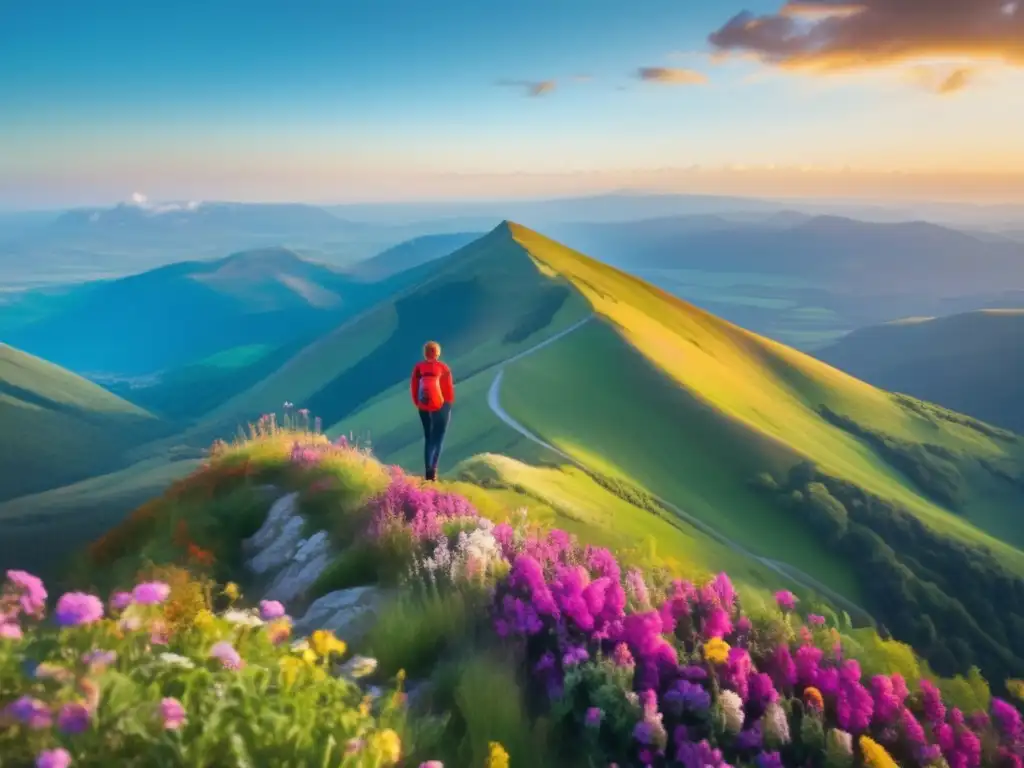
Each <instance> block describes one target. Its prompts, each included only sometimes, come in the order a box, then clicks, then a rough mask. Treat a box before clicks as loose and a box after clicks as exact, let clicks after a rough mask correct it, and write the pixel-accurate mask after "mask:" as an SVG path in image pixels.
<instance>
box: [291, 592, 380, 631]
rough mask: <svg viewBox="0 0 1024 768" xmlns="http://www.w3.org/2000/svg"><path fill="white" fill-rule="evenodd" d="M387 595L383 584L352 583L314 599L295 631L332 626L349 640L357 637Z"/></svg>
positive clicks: (333, 629)
mask: <svg viewBox="0 0 1024 768" xmlns="http://www.w3.org/2000/svg"><path fill="white" fill-rule="evenodd" d="M384 597H385V593H384V591H383V590H382V589H381V588H380V587H353V588H352V589H342V590H338V591H336V592H329V593H328V594H326V595H324V596H323V597H320V598H318V599H317V600H315V601H314V602H313V604H312V605H311V606H309V609H308V610H307V611H306V613H305V615H304V616H303V617H302V618H301V619H299V620H298V621H297V622H295V634H296V635H300V636H301V635H308V634H309V633H310V632H313V631H314V630H317V629H329V630H331V631H332V632H334V633H335V634H336V635H337V636H338V637H340V638H342V639H343V640H345V641H346V642H352V641H353V640H355V639H357V638H358V636H359V635H361V634H362V633H363V632H365V630H366V629H367V627H368V624H369V621H370V620H371V619H372V618H373V616H374V615H375V614H376V612H377V610H378V609H379V608H380V605H381V603H382V602H383V599H384Z"/></svg>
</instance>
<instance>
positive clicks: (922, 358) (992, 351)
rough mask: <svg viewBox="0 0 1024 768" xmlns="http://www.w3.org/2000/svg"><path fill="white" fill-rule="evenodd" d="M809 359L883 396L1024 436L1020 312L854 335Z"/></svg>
mask: <svg viewBox="0 0 1024 768" xmlns="http://www.w3.org/2000/svg"><path fill="white" fill-rule="evenodd" d="M817 357H819V358H821V359H822V360H824V361H825V362H827V363H829V364H831V365H834V366H836V367H837V368H841V369H842V370H844V371H847V372H848V373H850V374H852V375H854V376H856V377H858V378H860V379H863V380H864V381H867V382H870V383H872V384H874V385H876V386H879V387H882V388H884V389H888V390H892V391H895V392H905V393H907V394H908V395H913V396H914V397H918V398H921V399H922V400H930V401H932V402H935V403H939V404H940V405H944V406H946V407H947V408H950V409H952V410H954V411H960V412H962V413H966V414H970V415H971V416H974V417H976V418H979V419H982V420H983V421H988V422H991V423H992V424H997V425H999V426H1002V427H1005V428H1006V429H1009V430H1012V431H1014V432H1018V433H1024V399H1022V398H1021V392H1020V381H1021V379H1022V377H1024V310H1020V309H1016V310H1010V309H1006V310H985V311H980V312H969V313H964V314H959V315H952V316H949V317H939V318H934V317H928V318H910V319H906V320H900V321H897V322H892V323H886V324H884V325H878V326H872V327H869V328H862V329H859V330H856V331H854V332H853V333H851V334H849V335H848V336H845V337H844V338H842V339H840V340H839V341H838V342H836V343H835V344H833V345H831V346H829V347H826V348H825V349H822V350H820V351H819V352H818V353H817Z"/></svg>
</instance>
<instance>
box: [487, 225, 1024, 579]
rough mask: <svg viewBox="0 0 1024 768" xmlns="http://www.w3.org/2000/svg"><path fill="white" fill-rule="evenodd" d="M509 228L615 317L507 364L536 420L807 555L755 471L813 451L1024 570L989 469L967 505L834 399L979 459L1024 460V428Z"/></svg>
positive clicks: (698, 505)
mask: <svg viewBox="0 0 1024 768" xmlns="http://www.w3.org/2000/svg"><path fill="white" fill-rule="evenodd" d="M509 231H510V234H511V236H512V237H513V238H514V239H515V241H516V242H518V243H519V244H521V245H522V246H523V248H524V249H525V250H526V251H527V252H528V253H529V254H530V256H531V257H532V258H533V259H534V260H535V261H536V263H537V264H538V268H539V269H540V270H541V271H542V272H543V273H546V274H549V275H552V276H555V275H557V276H558V277H559V278H561V279H566V280H568V281H570V282H571V283H572V284H573V285H574V286H576V287H577V288H578V290H579V291H580V292H581V293H582V294H583V295H584V296H586V298H587V299H588V301H589V302H590V303H591V304H592V306H593V308H594V310H595V312H596V313H597V314H598V315H599V316H600V318H601V320H602V321H603V323H597V324H594V325H593V326H587V327H584V328H582V329H581V330H580V331H579V332H577V333H575V334H573V335H572V336H570V337H567V338H566V339H565V340H563V341H560V342H559V343H558V344H557V345H554V346H552V347H550V348H547V349H544V350H541V351H539V352H538V353H537V354H536V355H532V356H530V357H528V358H525V359H523V360H521V361H518V362H516V363H514V364H512V365H511V366H509V368H508V370H507V372H506V380H505V384H504V385H503V389H502V403H503V405H504V407H505V408H506V409H507V410H508V412H509V413H510V414H511V415H512V416H514V417H515V418H517V419H518V420H520V421H521V422H522V423H523V424H525V425H526V426H527V427H529V428H530V430H531V431H534V432H535V433H536V434H539V435H541V436H542V437H543V438H544V439H545V440H547V441H548V442H550V443H552V444H553V445H555V446H557V447H559V448H561V449H563V450H566V451H567V452H569V453H570V454H572V455H574V456H575V457H577V458H581V459H583V460H585V461H592V462H600V463H603V464H605V465H607V466H608V467H609V468H614V469H617V470H619V471H621V472H623V473H624V474H626V475H628V476H630V477H633V478H634V479H636V480H638V481H640V482H642V483H643V484H644V485H645V486H646V487H647V488H649V489H650V490H651V491H653V492H655V493H658V494H660V495H663V496H665V497H666V498H668V499H669V500H670V501H673V502H675V503H678V504H690V505H693V508H692V509H690V508H689V507H688V510H689V511H691V512H692V513H694V514H699V515H701V516H702V517H706V518H707V519H709V521H711V520H717V525H718V526H719V527H720V528H722V529H723V530H731V531H732V532H734V533H735V534H736V535H737V537H741V538H743V539H746V540H747V541H748V542H749V543H751V544H752V545H756V546H757V547H758V551H762V552H766V553H769V554H772V553H774V556H778V557H780V558H782V557H784V558H787V559H788V560H789V562H793V564H795V565H800V560H801V559H804V560H807V559H808V558H811V559H813V558H814V555H813V553H806V552H805V546H804V543H803V542H801V541H799V540H798V539H794V538H793V537H794V536H795V535H796V534H795V533H794V530H793V529H794V528H796V527H797V524H796V522H795V521H794V522H793V524H792V525H790V526H788V527H787V526H786V525H785V521H780V520H779V519H778V518H777V516H778V515H785V514H786V513H785V512H781V511H776V512H774V513H773V512H771V511H770V510H769V509H766V508H765V505H764V503H763V501H762V500H760V497H759V496H757V495H756V494H755V493H754V492H753V491H751V490H748V489H747V488H746V487H745V486H746V484H747V483H749V481H750V480H751V478H752V477H753V475H754V474H756V473H757V472H760V471H765V470H767V471H771V472H775V473H778V472H781V471H783V470H785V469H787V468H789V467H790V466H792V465H793V464H795V463H797V462H798V461H801V460H804V459H809V460H812V461H813V462H815V463H816V464H817V465H818V466H819V467H821V468H822V469H823V470H825V471H827V472H828V473H830V474H832V475H835V476H837V477H840V478H843V479H847V480H849V481H851V482H854V483H856V484H857V485H859V486H861V487H863V488H864V489H865V490H867V491H869V492H871V493H874V494H877V495H879V496H882V497H885V498H889V499H892V500H895V501H898V502H900V503H902V504H903V505H905V506H906V507H907V508H909V509H910V510H911V511H913V512H914V513H915V514H917V515H918V516H919V517H921V518H922V519H923V520H925V521H926V522H928V523H929V524H931V525H933V526H934V527H936V528H937V529H940V530H943V531H946V532H948V533H951V534H953V535H956V536H958V537H962V538H964V539H965V540H970V541H975V542H980V543H984V544H986V545H988V546H989V547H991V548H992V549H993V551H995V552H996V553H997V554H998V555H999V556H1000V557H1001V558H1002V559H1004V560H1005V561H1006V562H1007V563H1008V564H1012V566H1013V567H1014V569H1015V570H1017V571H1018V572H1024V557H1022V555H1021V552H1020V551H1018V550H1017V549H1016V548H1015V547H1013V546H1011V545H1010V544H1007V543H1006V542H1005V541H1001V540H997V539H996V538H994V537H993V536H991V535H989V533H987V532H986V531H985V530H983V529H982V528H981V527H979V526H987V524H988V523H989V522H991V518H992V515H991V511H992V509H991V506H990V500H989V499H988V498H986V494H985V492H986V491H987V489H988V487H987V484H986V483H985V482H978V483H973V484H972V485H971V487H970V489H969V491H970V493H969V496H968V498H967V499H966V503H965V504H964V507H963V508H962V509H961V510H960V514H954V513H953V512H951V511H949V510H947V509H944V508H943V507H942V506H940V505H939V504H937V503H934V502H932V501H930V500H929V499H927V498H926V497H925V496H924V495H923V494H922V493H921V492H920V489H919V488H917V487H915V485H914V484H913V483H912V482H911V481H910V480H909V479H908V478H907V477H906V476H905V475H903V474H902V473H901V472H899V471H897V470H896V469H895V468H893V467H892V466H891V465H890V464H889V463H888V462H886V461H885V460H884V459H883V458H882V457H881V456H879V454H878V453H877V452H876V451H875V450H873V449H872V448H871V447H870V446H869V445H868V444H867V443H866V442H865V441H863V440H861V439H858V438H857V437H855V436H853V435H852V434H850V433H849V432H848V431H847V430H844V429H840V428H838V427H837V426H834V425H833V424H832V423H830V421H829V420H827V419H825V418H823V417H822V415H821V412H820V409H821V408H822V406H825V407H827V408H828V409H830V410H831V411H832V412H834V413H837V414H840V415H842V416H845V417H847V418H850V419H853V420H854V421H855V422H856V423H857V424H859V425H861V426H863V427H867V428H869V429H873V430H877V431H879V432H882V433H884V434H886V435H888V436H891V437H894V438H898V439H900V440H904V441H910V442H920V443H925V442H927V443H930V444H934V445H938V446H941V447H943V448H945V449H948V450H950V451H953V452H956V454H957V455H958V456H961V457H963V459H964V461H965V462H968V463H969V462H973V461H974V460H976V459H985V460H992V461H1003V460H1008V459H1012V460H1019V458H1020V445H1019V443H1011V442H1007V441H1006V440H1003V439H1000V438H998V437H995V436H992V435H990V434H986V433H985V432H983V431H979V429H977V428H975V427H974V426H973V425H972V424H971V423H970V422H968V421H966V420H965V423H954V422H952V421H945V420H943V421H936V420H935V419H929V418H927V417H926V416H924V415H922V413H921V412H919V411H918V410H916V409H914V408H910V407H907V406H905V405H903V404H901V403H900V402H899V401H898V400H896V399H894V398H893V397H892V396H891V395H890V394H889V393H886V392H884V391H881V390H878V389H875V388H874V387H871V386H870V385H867V384H865V383H863V382H860V381H858V380H856V379H854V378H852V377H850V376H848V375H846V374H843V373H841V372H839V371H837V370H835V369H833V368H830V367H829V366H827V365H825V364H823V363H821V362H819V361H816V360H814V359H813V358H810V357H808V356H806V355H804V354H802V353H799V352H797V351H795V350H793V349H790V348H788V347H785V346H783V345H781V344H778V343H775V342H772V341H770V340H768V339H764V338H762V337H760V336H757V335H755V334H752V333H750V332H747V331H744V330H743V329H741V328H738V327H736V326H733V325H731V324H729V323H727V322H725V321H723V320H721V319H719V318H717V317H715V316H713V315H710V314H708V313H706V312H704V311H702V310H700V309H698V308H696V307H694V306H692V305H690V304H687V303H686V302H683V301H681V300H679V299H677V298H675V297H672V296H669V295H668V294H666V293H664V292H663V291H661V290H659V289H656V288H654V287H653V286H650V285H648V284H646V283H644V282H643V281H641V280H638V279H636V278H633V277H630V276H628V275H625V274H624V273H621V272H619V271H617V270H615V269H613V268H610V267H608V266H606V265H604V264H601V263H599V262H597V261H594V260H592V259H589V258H587V257H585V256H583V255H581V254H578V253H576V252H574V251H571V250H570V249H567V248H565V247H563V246H561V245H559V244H558V243H555V242H554V241H551V240H549V239H547V238H545V237H543V236H542V235H539V234H537V233H536V232H532V231H531V230H528V229H525V228H523V227H519V226H517V225H514V224H513V225H509ZM1003 500H1004V499H1000V501H1003ZM773 515H775V516H776V517H773ZM780 526H781V527H780ZM1021 527H1022V526H1020V525H1016V526H1015V528H1017V529H1020V528H1021ZM1004 528H1005V526H1004ZM772 531H775V534H774V535H771V532H772ZM1005 533H1006V531H1005V530H1001V531H1000V535H1004V534H1005ZM801 552H804V554H803V555H802V556H801ZM821 557H823V558H825V557H826V556H825V555H822V556H821ZM808 565H809V566H812V565H813V564H812V563H808ZM819 566H820V567H821V568H826V567H827V566H826V564H824V563H822V564H819ZM801 567H802V566H801ZM816 571H817V569H815V568H811V569H810V572H812V573H815V572H816ZM826 575H827V574H826Z"/></svg>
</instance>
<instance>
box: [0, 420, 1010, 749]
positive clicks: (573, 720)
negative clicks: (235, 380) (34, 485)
mask: <svg viewBox="0 0 1024 768" xmlns="http://www.w3.org/2000/svg"><path fill="white" fill-rule="evenodd" d="M269 485H273V486H275V487H276V488H278V489H280V490H286V489H295V490H299V491H300V494H301V495H300V507H301V510H302V514H303V516H304V517H305V519H306V526H307V529H308V530H310V531H313V530H326V531H327V532H328V534H329V536H330V539H331V542H332V545H333V550H334V552H335V560H334V564H333V565H332V566H331V567H329V568H328V569H327V570H326V571H324V573H323V574H322V575H321V578H320V581H319V582H318V583H317V584H316V585H315V586H314V588H313V592H315V593H325V592H328V591H333V590H338V589H345V588H348V587H352V586H357V585H367V584H374V585H378V586H382V587H387V589H388V593H389V594H390V595H392V597H391V599H390V601H388V602H386V603H385V604H384V605H383V606H382V607H381V608H380V610H379V612H378V613H377V615H376V617H375V621H374V622H373V625H372V627H370V628H369V631H368V632H366V633H365V634H362V635H361V636H359V637H352V638H345V637H342V638H336V637H334V636H333V635H332V634H330V633H326V632H314V633H313V634H312V636H310V637H309V638H308V639H305V640H303V639H301V638H298V637H292V636H291V635H292V634H293V624H292V622H291V620H290V619H289V618H288V617H287V614H288V613H292V614H294V615H298V613H299V612H300V611H301V610H302V604H303V602H304V601H302V600H300V601H297V603H296V605H295V606H292V605H289V606H283V605H280V604H279V603H275V602H273V601H262V602H260V603H259V605H258V607H253V608H251V609H247V608H245V607H244V606H243V604H242V602H241V599H240V597H239V594H238V587H236V586H235V585H234V583H228V584H227V586H225V587H215V586H214V584H217V583H220V584H223V583H225V582H226V581H228V580H229V579H237V578H239V577H240V576H241V575H242V574H244V570H243V569H242V568H241V564H242V555H241V541H242V540H243V539H244V538H246V537H247V536H250V535H251V534H252V533H253V532H255V530H256V529H257V528H259V526H260V525H261V523H262V520H263V517H264V516H265V513H266V509H267V507H268V506H269V501H270V499H269V498H268V496H267V493H268V486H269ZM456 488H458V489H459V491H461V492H457V491H456ZM516 501H518V498H517V497H516V496H515V494H511V493H510V492H508V491H502V492H492V491H486V490H483V489H480V488H479V487H476V486H470V485H466V484H460V485H458V486H454V487H453V486H447V485H444V484H441V485H436V486H435V485H430V486H425V485H422V484H421V482H420V481H419V480H417V479H414V478H410V477H408V476H406V475H405V474H404V473H402V472H401V471H400V470H397V469H396V468H393V467H390V468H389V467H385V466H383V465H381V464H379V463H378V462H377V461H375V460H374V459H373V458H372V457H371V456H370V455H369V454H368V453H367V452H366V451H363V450H360V449H358V448H356V447H353V446H351V445H349V444H348V443H347V441H344V440H343V441H340V443H330V442H328V441H327V440H326V439H325V438H323V437H322V436H320V435H318V434H313V433H311V432H308V431H305V430H302V431H281V430H278V429H276V428H275V427H273V426H270V425H268V424H266V423H264V425H263V426H261V427H259V428H258V429H257V434H256V436H255V437H254V438H253V439H251V440H248V441H246V442H244V443H240V444H238V445H234V446H224V445H221V446H219V447H218V448H217V449H216V450H215V451H214V452H213V454H212V457H211V459H210V462H209V463H208V465H207V466H205V467H204V468H203V469H201V470H200V471H199V472H197V473H195V474H194V475H192V476H190V477H189V478H187V479H186V480H185V481H182V482H180V483H179V484H177V485H176V486H174V487H173V488H172V489H171V491H170V492H169V493H168V494H167V495H166V496H165V497H163V498H161V499H158V500H155V501H154V502H152V503H150V504H148V505H146V506H145V507H143V508H141V509H140V510H139V511H138V512H137V513H136V514H134V515H133V516H132V517H130V518H129V519H128V520H127V521H126V522H125V523H124V524H123V525H122V526H120V527H118V528H116V529H114V530H113V531H111V533H110V534H108V535H107V536H106V537H105V538H104V539H102V540H100V541H98V542H96V544H95V545H94V546H93V547H92V549H91V550H90V552H89V553H88V556H87V557H86V558H85V559H84V560H83V562H82V563H81V565H80V570H79V573H78V578H79V580H80V583H82V584H101V583H103V586H105V588H106V589H107V590H108V591H109V594H110V597H109V599H108V600H107V601H106V602H105V603H104V602H102V601H101V600H100V598H99V597H98V596H96V594H95V593H96V592H97V591H98V590H96V589H91V590H90V591H88V592H80V593H70V594H65V595H63V596H61V597H60V599H58V600H57V601H56V606H55V609H54V610H53V619H52V620H51V621H46V620H44V619H43V612H44V606H45V603H46V597H47V596H46V594H45V591H44V589H43V586H42V584H41V583H39V582H38V581H36V580H34V579H33V577H31V576H30V575H29V574H25V573H23V572H12V573H10V574H8V582H7V585H6V587H5V591H4V598H3V603H2V605H0V616H2V621H0V625H2V629H0V638H2V639H0V691H2V694H0V708H2V710H3V712H4V713H5V714H4V720H3V722H2V723H0V751H2V753H3V754H4V756H5V760H7V759H8V755H10V756H11V757H10V758H9V760H10V764H12V765H22V764H25V765H28V764H31V763H32V762H33V761H35V764H36V765H40V766H67V765H97V766H98V765H109V764H113V763H117V764H119V765H121V764H124V765H248V764H255V765H260V764H275V763H276V764H280V763H281V762H287V764H290V765H317V766H320V765H324V766H362V765H366V766H384V765H392V764H399V763H400V764H401V765H423V764H425V765H427V766H429V767H430V768H436V766H437V765H438V763H442V764H445V765H448V766H462V765H465V766H484V765H486V766H489V768H497V766H508V765H512V766H520V765H527V764H529V765H531V766H552V767H554V766H569V767H570V768H575V767H576V766H578V767H579V768H584V766H587V767H588V768H589V766H605V765H609V764H611V763H615V764H618V765H620V766H626V765H655V766H668V765H683V766H707V765H711V766H725V765H743V766H746V765H750V766H759V767H763V766H780V765H784V766H855V765H856V766H859V765H868V766H875V767H880V766H892V765H896V764H899V765H903V766H943V765H945V766H950V767H951V768H952V767H954V766H956V767H959V766H963V767H964V768H969V767H973V766H980V765H992V766H1003V765H1005V766H1016V765H1020V764H1021V760H1022V758H1024V728H1022V725H1021V716H1020V714H1019V712H1018V709H1017V708H1016V707H1015V706H1014V705H1013V704H1010V703H1009V702H1008V701H1006V700H1004V699H1002V698H994V697H991V696H990V694H989V691H988V686H987V685H986V684H985V682H984V681H983V680H981V678H980V677H979V676H978V675H977V673H976V672H975V673H972V674H971V675H969V676H967V677H966V678H955V679H940V678H937V677H936V676H935V675H933V674H932V673H931V671H930V670H929V668H928V666H927V665H926V664H924V663H923V662H921V661H919V660H918V659H917V658H916V657H915V656H914V655H913V653H912V652H910V650H909V649H908V648H907V647H906V646H902V645H899V644H898V643H894V642H886V641H883V640H881V639H880V638H879V637H878V636H877V635H875V634H874V633H873V632H872V631H870V630H854V629H852V628H851V627H850V625H849V623H848V620H847V619H845V617H843V616H837V615H836V614H835V613H833V612H830V611H828V610H825V609H824V608H819V607H817V606H814V607H813V608H812V609H811V610H802V606H808V607H809V608H810V607H811V605H812V604H811V603H810V601H809V600H807V599H805V600H799V599H798V598H797V597H796V596H795V595H793V594H791V593H789V592H786V591H779V592H778V593H777V594H776V595H775V596H774V599H773V603H772V604H771V605H765V604H759V603H757V602H756V601H755V602H754V603H753V604H752V605H749V606H747V607H746V608H744V607H742V606H741V600H740V598H739V597H738V596H737V593H736V589H735V588H734V586H733V584H732V582H731V580H730V579H729V578H728V577H727V576H726V575H725V574H718V575H717V576H710V575H709V576H707V577H703V578H695V579H691V580H684V579H681V578H678V576H677V575H676V574H674V573H673V572H672V571H671V569H668V568H664V567H657V566H655V565H650V566H648V567H646V568H642V567H639V566H640V565H641V564H642V558H637V557H636V554H635V553H633V554H632V555H630V554H628V553H621V556H620V555H619V554H616V553H614V552H612V551H610V550H609V549H605V548H603V547H600V546H595V545H593V544H592V543H589V542H587V541H586V540H585V536H586V530H585V529H584V530H581V531H580V536H581V537H583V538H582V539H581V540H577V539H575V538H574V537H573V536H571V535H569V534H568V533H566V532H565V531H562V530H560V529H558V528H549V527H545V526H543V525H538V524H537V522H535V521H533V520H531V516H530V514H529V513H528V512H527V513H524V512H523V511H520V510H516V509H515V508H514V507H512V506H511V505H510V502H512V503H515V502H516ZM186 569H187V570H186ZM257 586H258V585H256V584H253V585H252V588H253V589H254V590H255V589H256V588H257ZM127 589H131V590H132V591H131V592H128V591H126V590H127ZM346 640H348V642H349V644H348V645H346V642H345V641H346ZM396 685H397V686H402V685H408V688H409V695H408V696H406V695H405V694H403V693H402V692H401V691H399V692H398V693H385V692H384V690H383V689H382V688H380V687H378V686H386V687H388V688H391V689H392V690H394V689H395V687H396ZM1009 688H1010V690H1011V691H1014V690H1017V685H1016V684H1011V685H1010V686H1009ZM414 692H415V693H416V696H415V697H413V695H412V694H413V693H414ZM429 761H435V762H429ZM7 764H8V763H7V762H5V763H4V765H5V766H6V765H7Z"/></svg>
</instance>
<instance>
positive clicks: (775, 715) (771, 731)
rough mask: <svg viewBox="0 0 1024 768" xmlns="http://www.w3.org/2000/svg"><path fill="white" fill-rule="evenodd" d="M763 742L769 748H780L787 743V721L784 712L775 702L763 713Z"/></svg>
mask: <svg viewBox="0 0 1024 768" xmlns="http://www.w3.org/2000/svg"><path fill="white" fill-rule="evenodd" d="M763 729H764V735H765V741H766V742H767V743H768V744H769V745H771V746H782V745H783V744H788V743H789V720H787V719H786V711H785V710H784V709H783V708H782V705H780V704H779V703H778V702H777V701H774V702H772V703H771V704H769V705H768V708H767V709H766V710H765V713H764V723H763Z"/></svg>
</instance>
